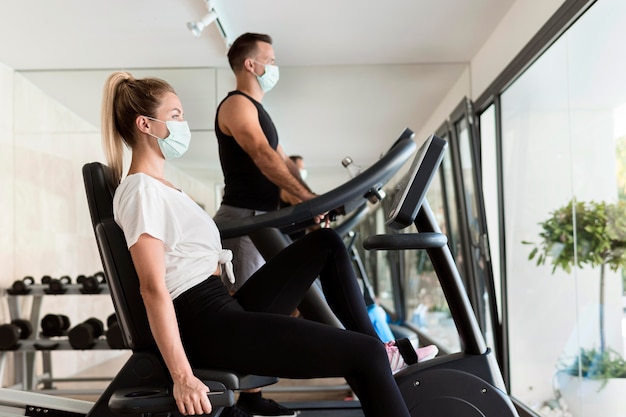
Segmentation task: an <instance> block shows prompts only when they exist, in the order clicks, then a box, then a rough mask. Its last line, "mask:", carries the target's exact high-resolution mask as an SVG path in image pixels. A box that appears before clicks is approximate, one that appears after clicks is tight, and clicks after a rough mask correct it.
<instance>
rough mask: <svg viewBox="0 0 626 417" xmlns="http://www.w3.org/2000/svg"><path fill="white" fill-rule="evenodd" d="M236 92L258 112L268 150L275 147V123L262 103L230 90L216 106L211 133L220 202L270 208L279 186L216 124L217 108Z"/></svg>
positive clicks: (278, 192) (273, 206) (276, 196)
mask: <svg viewBox="0 0 626 417" xmlns="http://www.w3.org/2000/svg"><path fill="white" fill-rule="evenodd" d="M234 94H239V95H242V96H244V97H246V98H247V99H248V100H250V101H251V102H252V104H254V106H255V107H256V108H257V111H258V113H259V123H260V124H261V129H263V133H265V137H266V138H267V141H268V143H269V145H270V146H271V148H272V149H274V150H276V148H277V147H278V132H277V131H276V126H274V122H272V119H271V118H270V115H269V114H268V113H267V111H265V109H264V108H263V105H262V104H261V103H259V102H258V101H256V100H254V99H253V98H252V97H250V96H248V95H247V94H244V93H242V92H241V91H231V92H230V93H228V95H227V96H226V98H224V100H222V102H221V103H220V104H219V106H217V111H216V114H215V135H216V136H217V143H218V147H219V156H220V163H221V164H222V173H223V174H224V198H223V199H222V203H223V204H226V205H229V206H233V207H240V208H247V209H251V210H262V211H272V210H276V209H277V208H278V203H279V200H280V189H279V187H278V186H277V185H275V184H274V183H272V182H271V181H270V180H268V179H267V177H266V176H265V175H263V173H261V170H259V168H257V166H256V164H255V163H254V161H253V160H252V158H250V156H249V155H248V154H247V153H246V151H244V150H243V148H242V147H241V146H239V144H238V143H237V141H236V140H235V138H234V137H232V136H229V135H226V134H225V133H224V132H222V131H221V130H220V128H219V126H218V123H217V115H218V114H219V112H220V107H221V106H222V104H223V103H224V101H226V100H227V99H228V98H229V97H230V96H232V95H234Z"/></svg>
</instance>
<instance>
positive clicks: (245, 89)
mask: <svg viewBox="0 0 626 417" xmlns="http://www.w3.org/2000/svg"><path fill="white" fill-rule="evenodd" d="M236 88H237V90H238V91H241V92H242V93H245V94H247V95H249V96H250V97H252V98H253V99H255V100H256V101H258V102H259V103H260V102H261V101H262V100H263V96H264V95H265V94H264V93H263V90H262V89H261V86H260V85H259V82H258V81H257V80H256V78H251V77H245V78H244V77H240V78H238V79H237V87H236Z"/></svg>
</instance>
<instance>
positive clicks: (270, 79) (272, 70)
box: [254, 61, 280, 93]
mask: <svg viewBox="0 0 626 417" xmlns="http://www.w3.org/2000/svg"><path fill="white" fill-rule="evenodd" d="M254 62H256V63H257V64H261V65H264V66H265V72H264V73H263V75H257V76H256V79H257V81H258V82H259V85H260V86H261V90H263V92H264V93H267V92H268V91H270V90H271V89H272V88H274V86H275V85H276V83H277V82H278V78H280V74H279V71H278V66H277V65H272V64H264V63H262V62H258V61H254Z"/></svg>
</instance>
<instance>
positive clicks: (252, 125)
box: [218, 95, 315, 201]
mask: <svg viewBox="0 0 626 417" xmlns="http://www.w3.org/2000/svg"><path fill="white" fill-rule="evenodd" d="M218 124H219V128H220V129H221V130H222V132H224V133H225V134H227V135H230V136H233V137H234V138H235V140H236V141H237V143H238V144H239V146H241V148H242V149H243V150H244V151H245V152H246V153H247V154H248V155H249V156H250V157H251V158H252V160H253V161H254V163H255V164H256V166H257V167H258V168H259V170H261V172H262V173H263V175H265V176H266V177H267V178H268V179H269V180H270V181H271V182H273V183H274V184H276V185H277V186H278V187H280V188H282V189H284V190H286V191H287V192H289V193H291V194H293V195H295V196H296V197H297V198H299V199H300V200H302V201H306V200H309V199H311V198H313V197H315V194H314V193H312V192H311V191H310V189H308V187H307V186H306V185H305V184H304V183H303V182H301V179H300V178H299V177H300V175H299V174H298V176H297V177H296V176H294V175H293V174H292V172H291V170H290V167H289V165H288V162H287V161H288V160H289V158H287V157H286V156H285V155H284V152H283V151H282V148H280V146H279V148H278V150H276V151H275V150H274V149H272V148H271V146H270V145H269V143H268V141H267V138H266V137H265V134H264V133H263V129H262V128H261V125H260V123H259V119H258V113H257V109H256V107H255V106H254V104H252V103H251V102H250V100H248V99H247V98H245V97H242V96H239V95H233V96H231V97H229V98H228V100H226V101H225V102H224V103H223V104H222V107H221V108H220V112H219V114H218ZM281 154H282V155H281ZM289 162H291V164H293V162H292V161H290V160H289ZM293 168H294V169H295V171H296V173H297V168H296V167H295V165H294V167H293Z"/></svg>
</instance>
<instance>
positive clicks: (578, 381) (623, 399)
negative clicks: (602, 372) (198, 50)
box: [556, 372, 626, 417]
mask: <svg viewBox="0 0 626 417" xmlns="http://www.w3.org/2000/svg"><path fill="white" fill-rule="evenodd" d="M556 383H557V385H558V386H557V388H558V389H559V391H560V392H561V395H562V396H563V399H564V400H565V403H566V404H567V407H568V408H569V411H570V412H571V413H572V416H573V417H600V416H601V417H624V416H626V378H612V379H609V381H608V382H607V384H606V385H605V386H604V388H602V381H595V380H591V379H585V378H579V377H577V376H572V375H569V374H567V373H565V372H559V373H557V375H556Z"/></svg>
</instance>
